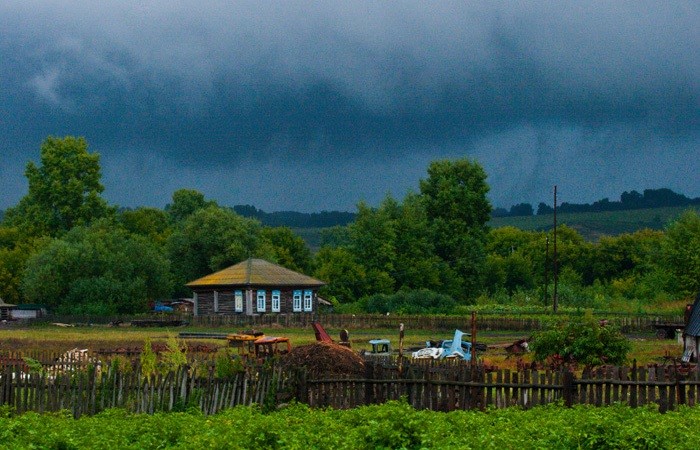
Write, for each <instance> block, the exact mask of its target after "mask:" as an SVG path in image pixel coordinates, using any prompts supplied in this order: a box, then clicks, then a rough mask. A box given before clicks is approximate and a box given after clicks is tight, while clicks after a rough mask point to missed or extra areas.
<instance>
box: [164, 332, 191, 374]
mask: <svg viewBox="0 0 700 450" xmlns="http://www.w3.org/2000/svg"><path fill="white" fill-rule="evenodd" d="M165 346H166V351H165V352H164V353H163V354H162V355H161V359H162V365H163V369H164V370H165V371H166V372H176V371H177V370H178V369H179V368H180V367H184V366H186V365H187V355H186V354H185V351H186V344H185V343H184V342H182V340H181V339H178V338H176V337H175V335H173V334H169V335H168V339H167V340H166V341H165Z"/></svg>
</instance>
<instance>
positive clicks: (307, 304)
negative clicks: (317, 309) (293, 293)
mask: <svg viewBox="0 0 700 450" xmlns="http://www.w3.org/2000/svg"><path fill="white" fill-rule="evenodd" d="M313 298H314V293H313V291H304V311H311V310H312V309H313V304H314V303H313Z"/></svg>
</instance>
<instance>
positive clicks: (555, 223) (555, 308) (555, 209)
mask: <svg viewBox="0 0 700 450" xmlns="http://www.w3.org/2000/svg"><path fill="white" fill-rule="evenodd" d="M558 281H559V273H558V270H557V185H556V184H555V185H554V299H553V311H554V312H555V313H556V312H557V308H558V306H559V305H558V300H559V299H558V297H557V282H558Z"/></svg>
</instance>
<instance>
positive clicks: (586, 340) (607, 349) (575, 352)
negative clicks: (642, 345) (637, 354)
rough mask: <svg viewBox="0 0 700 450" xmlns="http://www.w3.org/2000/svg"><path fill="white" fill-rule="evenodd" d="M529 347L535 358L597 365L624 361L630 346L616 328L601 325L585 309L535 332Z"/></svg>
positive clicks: (537, 359)
mask: <svg viewBox="0 0 700 450" xmlns="http://www.w3.org/2000/svg"><path fill="white" fill-rule="evenodd" d="M530 348H531V349H532V351H533V352H534V353H535V360H536V361H544V360H546V359H547V358H551V357H555V358H557V359H559V358H561V360H563V361H564V362H572V363H579V364H585V365H587V366H597V365H601V364H623V363H624V362H625V360H626V359H627V354H628V353H629V351H630V349H631V348H632V345H631V344H630V343H629V341H628V340H627V338H625V336H624V335H623V334H622V333H620V330H619V329H618V328H616V327H614V326H612V325H609V324H607V325H602V324H601V323H600V322H599V321H598V320H596V319H595V318H594V317H593V316H592V314H590V312H587V313H586V314H585V315H584V316H582V317H573V318H569V319H568V320H566V321H563V322H560V323H555V324H552V325H550V326H549V327H548V329H546V330H544V331H540V332H537V333H534V334H533V336H532V342H531V343H530Z"/></svg>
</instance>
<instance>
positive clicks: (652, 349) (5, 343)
mask: <svg viewBox="0 0 700 450" xmlns="http://www.w3.org/2000/svg"><path fill="white" fill-rule="evenodd" d="M181 331H208V332H220V333H227V332H238V331H240V330H235V329H205V328H196V327H181V328H173V329H166V328H135V327H128V326H126V327H107V326H84V327H71V328H63V327H57V326H51V325H46V326H40V327H30V328H25V329H0V351H22V352H29V351H38V350H47V351H52V352H65V351H68V350H70V349H73V348H76V347H77V348H81V349H82V348H87V349H89V350H95V351H96V350H100V349H116V348H119V347H131V348H141V347H143V343H144V341H145V340H146V339H147V338H148V339H150V340H151V341H152V342H154V343H159V342H160V343H165V341H166V340H167V339H168V337H171V336H177V335H178V333H179V332H181ZM259 331H262V332H264V333H265V334H266V335H268V336H287V337H289V338H290V339H291V341H292V345H293V346H299V345H305V344H311V343H313V342H315V336H314V332H313V330H312V329H311V328H310V327H309V329H299V328H289V329H287V328H269V329H260V330H259ZM327 331H328V333H329V334H330V335H331V337H332V338H334V339H337V337H338V335H339V332H340V330H339V329H328V330H327ZM349 331H350V339H351V342H352V348H353V349H354V350H357V351H359V350H363V349H364V350H369V348H370V345H369V344H368V341H369V340H370V339H377V338H385V339H389V340H390V341H391V344H392V347H393V348H394V350H396V349H397V347H398V340H399V333H398V330H396V331H391V330H386V329H382V330H366V329H363V330H356V331H355V330H349ZM464 331H466V330H464ZM525 337H527V334H524V333H522V332H507V331H484V332H480V333H477V341H478V342H480V343H483V344H486V345H488V346H489V349H488V350H487V351H486V352H485V353H483V354H481V355H479V357H480V358H482V359H483V360H484V361H485V362H486V363H488V364H491V365H496V366H498V367H501V368H515V367H516V365H517V358H515V357H510V358H507V354H506V352H505V350H504V348H503V347H504V346H505V345H507V344H510V343H512V342H514V341H515V340H518V339H521V338H525ZM451 338H452V336H451V335H450V333H444V332H434V331H430V330H410V329H409V330H406V332H405V338H404V348H405V349H410V348H412V347H422V346H424V343H425V342H426V341H427V340H440V339H451ZM629 338H630V340H631V342H632V352H631V353H630V355H629V360H630V362H631V361H632V360H633V359H635V360H637V363H638V364H640V365H645V364H652V363H662V362H664V357H665V356H666V355H669V356H672V357H677V358H679V357H680V355H681V353H682V351H683V349H682V346H681V345H680V344H678V342H676V341H673V340H659V339H656V338H655V336H654V335H653V334H651V333H649V334H640V335H635V336H630V337H629ZM188 342H193V343H194V342H196V343H207V344H211V345H214V346H220V347H222V348H224V347H225V346H226V341H225V340H221V339H197V340H191V341H188ZM522 360H523V361H524V362H530V361H531V360H532V357H531V355H525V356H524V357H523V358H522Z"/></svg>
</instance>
